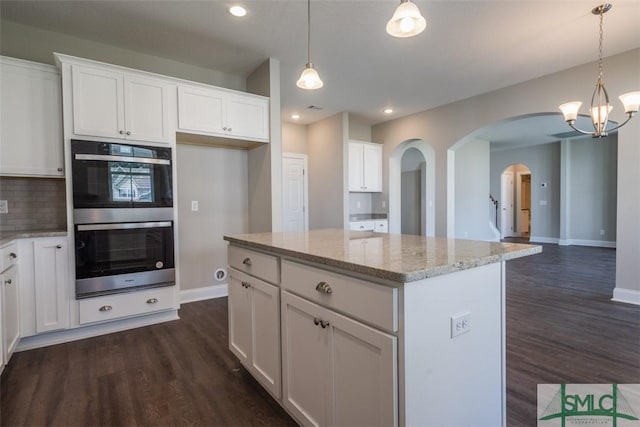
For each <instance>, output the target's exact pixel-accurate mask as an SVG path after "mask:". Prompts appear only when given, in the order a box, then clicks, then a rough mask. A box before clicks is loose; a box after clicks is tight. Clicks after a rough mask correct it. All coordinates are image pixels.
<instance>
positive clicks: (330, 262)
mask: <svg viewBox="0 0 640 427" xmlns="http://www.w3.org/2000/svg"><path fill="white" fill-rule="evenodd" d="M223 239H224V240H226V241H227V242H229V243H234V244H238V245H241V246H245V247H248V248H254V249H259V250H263V251H267V252H272V253H276V254H278V255H284V256H288V257H291V258H296V259H300V260H304V261H309V262H314V263H317V264H321V265H327V266H330V267H335V268H339V269H343V270H347V271H350V272H354V273H359V274H363V275H366V276H372V277H375V278H378V279H384V280H390V281H392V282H399V283H408V282H415V281H418V280H423V279H429V278H432V277H436V276H441V275H444V274H450V273H455V272H457V271H462V270H469V269H472V268H476V267H481V266H483V265H488V264H494V263H498V262H502V261H508V260H512V259H516V258H521V257H525V256H528V255H534V254H537V253H541V252H542V246H532V247H529V248H526V249H520V250H518V251H511V252H507V253H503V254H496V255H489V256H484V257H481V258H474V259H469V260H467V261H460V262H457V263H455V264H446V265H442V266H438V267H431V268H428V269H424V270H420V271H416V272H412V273H398V272H393V271H388V270H384V269H380V268H375V267H369V266H366V265H361V264H354V263H350V262H346V261H340V260H336V259H331V258H326V257H323V256H319V255H313V254H308V253H304V252H299V251H294V250H290V249H285V248H280V247H277V246H271V245H266V244H263V243H256V242H251V241H247V240H243V239H240V238H236V237H233V236H223Z"/></svg>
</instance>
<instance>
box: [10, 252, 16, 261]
mask: <svg viewBox="0 0 640 427" xmlns="http://www.w3.org/2000/svg"><path fill="white" fill-rule="evenodd" d="M9 258H11V259H16V258H18V255H16V254H15V253H14V252H11V253H9Z"/></svg>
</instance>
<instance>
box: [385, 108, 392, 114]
mask: <svg viewBox="0 0 640 427" xmlns="http://www.w3.org/2000/svg"><path fill="white" fill-rule="evenodd" d="M384 113H385V114H391V113H393V108H385V109H384Z"/></svg>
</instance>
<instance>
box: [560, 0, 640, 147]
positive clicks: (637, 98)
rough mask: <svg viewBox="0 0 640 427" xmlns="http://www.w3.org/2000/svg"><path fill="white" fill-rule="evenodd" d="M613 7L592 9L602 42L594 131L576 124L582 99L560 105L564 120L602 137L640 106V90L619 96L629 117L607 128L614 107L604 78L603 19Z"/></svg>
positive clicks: (592, 110)
mask: <svg viewBox="0 0 640 427" xmlns="http://www.w3.org/2000/svg"><path fill="white" fill-rule="evenodd" d="M610 9H611V4H609V3H605V4H601V5H600V6H596V7H594V8H593V9H592V10H591V13H593V14H594V15H600V44H599V49H598V80H597V81H596V88H595V90H594V91H593V95H592V96H591V108H590V110H589V112H590V115H591V122H592V123H593V129H594V131H593V132H587V131H584V130H581V129H578V128H577V127H576V126H575V125H574V124H575V122H576V119H577V118H578V110H579V109H580V106H581V105H582V102H580V101H573V102H567V103H566V104H562V105H560V107H559V108H560V111H562V115H563V116H564V121H565V122H567V124H568V125H569V126H571V127H572V128H573V129H574V130H576V131H578V132H580V133H583V134H585V135H591V136H593V137H594V138H602V137H605V136H607V135H608V134H609V132H612V131H614V130H616V129H618V128H621V127H622V126H624V125H625V124H626V123H627V122H628V121H629V120H631V118H632V117H633V116H634V115H635V114H636V113H637V112H638V109H639V107H640V92H629V93H625V94H622V95H620V96H619V97H618V98H619V99H620V101H622V105H623V106H624V112H625V113H626V114H627V119H626V120H625V121H624V122H622V123H621V124H619V125H618V126H616V127H613V128H610V129H607V124H608V122H609V113H610V112H611V110H612V109H613V107H612V106H611V105H610V104H609V94H608V93H607V90H606V89H605V87H604V80H603V78H602V74H603V73H602V70H603V67H602V21H603V16H604V14H605V13H607V12H608V11H609V10H610Z"/></svg>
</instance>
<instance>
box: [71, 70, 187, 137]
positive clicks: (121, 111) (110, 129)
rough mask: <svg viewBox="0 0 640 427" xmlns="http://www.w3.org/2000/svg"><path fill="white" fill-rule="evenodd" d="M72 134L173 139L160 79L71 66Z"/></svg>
mask: <svg viewBox="0 0 640 427" xmlns="http://www.w3.org/2000/svg"><path fill="white" fill-rule="evenodd" d="M72 86H73V95H72V99H73V133H75V134H76V135H88V136H101V137H109V138H119V139H130V140H136V141H149V142H166V143H170V142H171V141H172V138H173V135H172V133H173V130H172V126H171V123H172V122H171V119H170V115H169V114H170V101H169V99H170V98H169V91H171V90H172V89H173V88H175V86H172V85H170V84H169V83H167V82H164V81H162V80H160V79H153V78H148V77H145V76H142V75H136V74H133V73H131V74H129V73H123V72H122V71H120V70H111V69H108V68H97V67H86V66H81V65H73V67H72Z"/></svg>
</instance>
